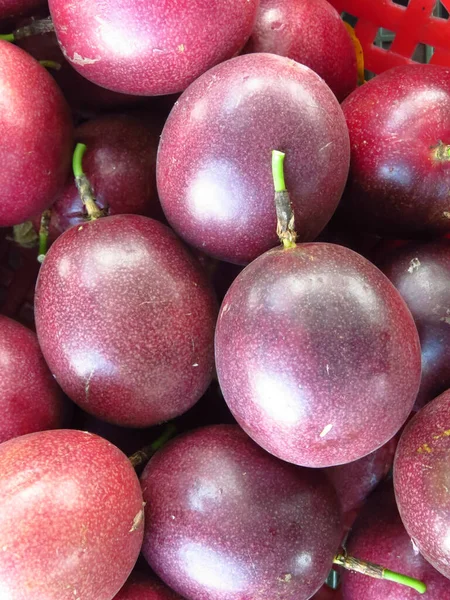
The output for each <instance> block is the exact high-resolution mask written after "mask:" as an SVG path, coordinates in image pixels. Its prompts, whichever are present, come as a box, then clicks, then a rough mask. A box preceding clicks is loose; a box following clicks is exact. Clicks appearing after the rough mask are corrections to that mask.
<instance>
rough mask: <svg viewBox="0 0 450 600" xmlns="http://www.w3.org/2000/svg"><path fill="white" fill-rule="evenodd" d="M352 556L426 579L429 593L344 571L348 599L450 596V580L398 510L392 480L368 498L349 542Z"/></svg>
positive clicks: (435, 599) (430, 599)
mask: <svg viewBox="0 0 450 600" xmlns="http://www.w3.org/2000/svg"><path fill="white" fill-rule="evenodd" d="M347 551H348V554H349V555H350V556H356V557H358V558H360V559H361V560H366V561H369V562H373V563H375V564H379V565H383V566H384V567H385V568H387V569H390V570H391V571H396V572H399V573H404V574H405V575H409V576H410V577H414V578H416V579H419V580H420V581H423V582H424V583H425V584H426V585H427V591H426V593H425V594H424V595H423V596H421V595H419V594H418V593H417V592H416V591H415V590H412V589H410V588H407V587H405V586H402V585H398V584H396V583H392V582H390V581H381V580H380V579H373V578H372V577H364V576H363V575H360V574H358V573H352V572H350V571H344V570H342V571H341V577H342V593H343V597H344V599H345V600H386V599H389V600H417V598H422V597H423V598H424V599H425V600H450V585H449V582H448V580H447V579H446V578H445V577H443V576H442V575H441V574H440V573H438V572H437V571H436V569H433V567H432V566H431V565H430V564H429V563H428V562H427V561H426V560H425V559H424V558H423V557H422V556H421V555H420V553H419V551H418V550H417V548H416V547H415V546H414V544H413V543H412V541H411V538H410V537H409V535H408V534H407V533H406V531H405V528H404V527H403V524H402V521H401V519H400V516H399V514H398V510H397V506H396V503H395V496H394V491H393V489H392V483H391V482H386V483H385V484H383V485H382V487H381V488H379V489H378V490H377V491H376V492H375V493H374V494H373V495H372V496H371V498H370V499H369V501H368V503H367V504H366V506H365V507H364V509H363V510H362V512H361V513H360V516H359V517H358V519H357V521H356V523H355V525H354V528H353V530H352V533H351V534H350V537H349V539H348V542H347Z"/></svg>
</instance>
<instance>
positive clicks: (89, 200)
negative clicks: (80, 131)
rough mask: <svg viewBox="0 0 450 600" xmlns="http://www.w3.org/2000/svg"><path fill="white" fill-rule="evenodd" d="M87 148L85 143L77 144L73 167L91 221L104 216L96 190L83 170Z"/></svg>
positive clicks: (76, 183) (78, 188)
mask: <svg viewBox="0 0 450 600" xmlns="http://www.w3.org/2000/svg"><path fill="white" fill-rule="evenodd" d="M86 150H87V147H86V145H85V144H77V145H76V147H75V151H74V153H73V159H72V168H73V174H74V176H75V185H76V186H77V190H78V193H79V194H80V198H81V201H82V202H83V204H84V206H85V207H86V212H87V214H88V217H89V219H90V220H91V221H95V219H98V218H100V217H102V216H103V213H102V211H101V210H100V209H99V207H98V206H97V204H96V203H95V197H94V192H93V191H92V187H91V183H90V181H89V179H88V178H87V177H86V175H85V174H84V171H83V157H84V154H85V152H86Z"/></svg>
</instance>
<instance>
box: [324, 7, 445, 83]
mask: <svg viewBox="0 0 450 600" xmlns="http://www.w3.org/2000/svg"><path fill="white" fill-rule="evenodd" d="M328 1H329V2H330V3H331V4H332V5H333V6H334V7H335V8H336V9H337V10H338V11H339V12H341V13H344V12H345V13H347V14H348V15H351V16H352V17H354V18H355V19H356V25H355V32H356V35H357V37H358V39H359V41H360V42H361V45H362V48H363V52H364V61H365V67H366V69H367V70H368V71H371V72H372V73H377V74H379V73H382V72H383V71H386V70H387V69H390V68H392V67H396V66H398V65H404V64H407V63H410V62H413V59H412V57H413V55H414V53H415V51H416V49H417V47H418V46H419V45H420V44H426V45H427V46H429V47H431V52H429V53H428V54H429V56H431V58H430V59H429V62H430V63H432V64H436V65H446V66H450V20H449V19H448V12H450V0H441V2H440V5H441V7H443V8H444V9H445V10H442V11H441V12H442V13H443V14H445V17H439V16H435V15H436V13H437V12H438V9H439V2H437V1H436V0H409V2H408V1H407V0H403V2H402V0H328ZM401 4H407V6H401ZM447 11H448V12H447ZM380 30H388V31H390V32H392V38H393V41H392V44H391V46H390V48H389V49H383V48H381V47H379V46H378V45H376V40H377V36H378V34H379V32H380Z"/></svg>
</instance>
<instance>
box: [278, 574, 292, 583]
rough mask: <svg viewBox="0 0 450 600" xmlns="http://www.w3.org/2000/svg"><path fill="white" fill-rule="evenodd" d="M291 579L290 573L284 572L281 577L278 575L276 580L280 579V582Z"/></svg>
mask: <svg viewBox="0 0 450 600" xmlns="http://www.w3.org/2000/svg"><path fill="white" fill-rule="evenodd" d="M291 579H292V575H291V574H290V573H285V574H284V575H282V576H281V577H278V581H281V582H282V583H289V582H290V581H291Z"/></svg>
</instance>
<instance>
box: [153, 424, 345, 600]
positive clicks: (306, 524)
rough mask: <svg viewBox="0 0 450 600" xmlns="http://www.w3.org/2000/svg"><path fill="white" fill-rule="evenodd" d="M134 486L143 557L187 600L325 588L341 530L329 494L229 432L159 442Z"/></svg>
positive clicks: (323, 484) (257, 597)
mask: <svg viewBox="0 0 450 600" xmlns="http://www.w3.org/2000/svg"><path fill="white" fill-rule="evenodd" d="M141 483H142V489H143V495H144V501H145V502H146V508H145V510H146V530H145V539H144V545H143V553H144V556H145V558H146V559H147V560H148V562H149V564H150V566H151V567H152V569H154V570H155V571H156V573H157V574H158V575H159V576H160V577H161V578H162V579H163V580H164V581H165V582H166V583H167V584H168V585H169V586H170V587H172V588H173V589H174V590H176V591H177V592H178V593H180V594H181V595H182V596H183V597H185V598H187V599H188V600H243V599H244V598H245V599H247V598H248V599H250V598H251V599H252V600H263V599H265V600H267V599H268V598H283V600H291V599H292V600H294V599H295V600H306V599H307V598H310V597H311V595H312V594H313V593H314V592H315V591H317V590H318V588H319V587H320V586H321V585H322V583H323V582H324V581H325V579H326V577H327V574H328V571H329V570H330V568H331V564H332V561H333V557H334V553H335V552H336V550H337V548H338V546H339V542H340V537H341V531H342V529H341V523H340V519H339V508H338V502H337V498H336V496H335V492H334V490H333V487H332V486H331V484H330V483H329V482H328V481H327V479H326V478H325V476H324V475H323V473H320V472H319V471H317V470H309V469H300V468H298V467H295V466H293V465H289V464H287V463H284V462H282V461H279V460H277V459H276V458H274V457H273V456H270V454H267V453H266V452H264V451H263V450H262V449H261V448H259V447H258V446H257V445H256V444H254V443H253V442H252V441H251V440H250V439H249V438H248V437H247V436H246V435H245V434H244V432H243V431H242V430H241V429H240V428H239V427H237V426H236V425H218V426H211V427H205V428H203V429H197V430H196V431H193V432H191V433H187V434H185V435H183V436H180V437H179V438H177V439H175V440H173V441H172V442H169V444H167V446H165V447H164V448H163V449H162V450H161V451H159V452H158V453H157V454H156V455H155V456H154V457H153V458H152V459H151V461H150V463H149V464H148V465H147V467H146V468H145V469H144V472H143V474H142V477H141Z"/></svg>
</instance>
